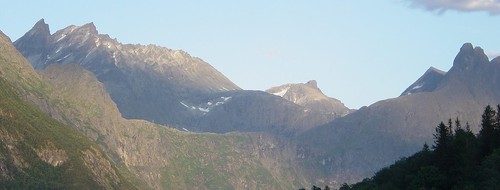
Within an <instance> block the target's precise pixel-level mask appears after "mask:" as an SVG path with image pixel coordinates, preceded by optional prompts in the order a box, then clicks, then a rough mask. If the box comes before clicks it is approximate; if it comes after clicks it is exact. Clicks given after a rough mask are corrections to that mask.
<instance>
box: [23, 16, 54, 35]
mask: <svg viewBox="0 0 500 190" xmlns="http://www.w3.org/2000/svg"><path fill="white" fill-rule="evenodd" d="M28 33H29V34H35V33H38V34H43V35H50V29H49V25H48V24H46V23H45V20H44V19H43V18H42V19H40V20H39V21H38V22H36V24H35V25H34V26H33V28H31V30H30V31H28Z"/></svg>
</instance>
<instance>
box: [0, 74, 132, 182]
mask: <svg viewBox="0 0 500 190" xmlns="http://www.w3.org/2000/svg"><path fill="white" fill-rule="evenodd" d="M14 89H16V88H14V87H13V86H12V85H10V84H9V83H8V82H7V81H5V80H4V79H3V78H0V186H1V187H2V188H6V189H89V188H96V189H101V188H120V187H129V188H133V186H131V184H129V183H128V182H126V180H124V178H123V177H121V176H120V175H119V174H118V175H116V174H115V176H113V175H109V174H105V177H103V178H101V179H97V178H99V177H100V176H96V174H95V172H94V171H92V166H89V165H88V164H87V163H86V161H85V153H84V152H85V151H88V153H89V154H92V155H104V154H103V153H102V152H101V151H99V148H98V147H97V146H96V145H94V144H93V143H91V142H90V141H89V140H87V138H86V137H84V136H83V135H81V134H80V133H78V132H77V131H75V130H73V129H72V128H70V127H67V126H65V125H63V124H61V123H59V122H57V121H56V120H54V119H52V118H50V117H49V116H48V115H47V114H46V113H44V112H42V111H41V110H39V109H38V108H37V107H35V106H33V105H31V104H28V103H26V102H25V101H24V99H23V98H21V94H19V93H18V92H17V91H16V90H14ZM37 151H38V152H42V151H46V153H45V155H46V159H42V157H44V156H43V155H42V153H38V152H37ZM41 155H42V156H41ZM58 156H59V158H58ZM58 159H59V160H60V163H57V162H54V161H53V160H58ZM91 159H92V160H91V161H95V162H97V163H100V162H109V161H108V160H107V159H106V158H105V157H93V158H91ZM96 165H97V166H100V165H99V164H96ZM109 169H110V170H112V171H116V168H114V167H111V168H109ZM104 173H105V172H104Z"/></svg>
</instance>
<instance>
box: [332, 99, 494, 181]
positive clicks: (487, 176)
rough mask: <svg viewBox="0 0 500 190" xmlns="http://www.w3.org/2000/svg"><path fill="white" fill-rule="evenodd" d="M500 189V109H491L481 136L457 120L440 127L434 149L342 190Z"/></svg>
mask: <svg viewBox="0 0 500 190" xmlns="http://www.w3.org/2000/svg"><path fill="white" fill-rule="evenodd" d="M352 189H354V190H364V189H384V190H390V189H492V190H493V189H500V105H498V106H497V108H496V110H495V109H493V108H492V107H491V106H487V107H486V108H485V109H484V112H483V114H482V116H481V129H480V131H479V133H478V134H477V135H475V134H474V133H473V132H472V131H471V130H470V126H469V124H468V123H466V124H465V126H463V125H462V123H461V122H460V121H459V120H458V119H455V120H454V121H453V120H452V119H450V120H448V122H446V123H445V122H441V123H439V125H438V126H437V127H436V132H435V134H434V145H432V147H429V146H428V145H427V144H424V146H423V148H422V150H421V151H420V152H417V153H415V154H414V155H412V156H410V157H408V158H402V159H401V160H399V161H397V162H396V163H395V164H393V165H391V166H389V167H387V168H384V169H382V170H380V171H379V172H377V173H376V174H375V176H373V177H372V178H366V179H364V180H363V181H362V182H360V183H357V184H353V185H348V184H343V185H342V186H341V187H340V190H352Z"/></svg>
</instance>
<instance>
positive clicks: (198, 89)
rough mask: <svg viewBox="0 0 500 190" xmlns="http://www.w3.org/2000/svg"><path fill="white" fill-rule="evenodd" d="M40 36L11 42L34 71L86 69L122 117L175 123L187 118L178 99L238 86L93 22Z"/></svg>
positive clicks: (191, 60) (202, 65)
mask: <svg viewBox="0 0 500 190" xmlns="http://www.w3.org/2000/svg"><path fill="white" fill-rule="evenodd" d="M39 39H42V38H38V37H33V36H32V35H24V36H23V37H21V38H19V39H18V40H17V41H16V42H14V44H15V46H16V48H17V49H18V50H19V51H20V52H21V53H22V54H23V55H24V56H25V57H26V58H27V59H28V60H29V62H30V63H31V64H32V65H33V67H35V68H36V69H37V70H40V71H41V70H44V69H45V68H46V67H47V66H49V65H51V64H73V63H76V64H79V65H81V66H82V67H84V68H85V69H87V70H89V71H91V72H92V73H93V74H94V75H95V76H96V77H97V78H98V80H99V81H100V82H102V83H103V84H104V85H105V87H106V89H107V90H108V91H109V93H110V95H111V97H112V98H113V100H114V101H115V102H116V103H117V105H118V107H119V108H120V111H121V112H122V113H123V115H124V116H125V117H127V118H141V119H147V120H150V121H153V120H154V121H156V122H158V123H162V124H168V123H177V122H179V120H181V119H180V118H183V117H190V115H189V114H190V113H187V112H186V113H178V109H181V108H183V107H182V105H180V106H179V105H178V104H179V102H180V101H184V100H185V99H192V98H197V97H198V96H204V95H206V94H211V93H218V92H226V91H231V90H241V89H240V88H239V87H238V86H237V85H236V84H234V83H233V82H232V81H230V80H229V79H228V78H226V77H225V76H224V75H223V74H222V73H220V72H219V71H217V70H216V69H215V68H213V67H212V66H211V65H210V64H208V63H206V62H205V61H203V60H201V59H199V58H196V57H193V56H191V55H189V54H188V53H186V52H184V51H182V50H172V49H169V48H165V47H160V46H157V45H140V44H136V45H133V44H122V43H120V42H118V41H117V40H116V39H112V38H111V37H110V36H108V35H106V34H99V33H98V30H97V29H96V26H95V25H94V23H92V22H91V23H88V24H84V25H82V26H75V25H71V26H68V27H66V28H64V29H61V30H58V31H57V32H55V33H54V34H52V35H50V33H46V37H45V38H43V39H44V40H39ZM42 42H43V43H42ZM137 97H141V98H137Z"/></svg>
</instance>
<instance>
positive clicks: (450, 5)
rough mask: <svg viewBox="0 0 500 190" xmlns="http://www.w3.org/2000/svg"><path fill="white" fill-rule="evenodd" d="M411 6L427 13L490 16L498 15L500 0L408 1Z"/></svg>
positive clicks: (499, 12)
mask: <svg viewBox="0 0 500 190" xmlns="http://www.w3.org/2000/svg"><path fill="white" fill-rule="evenodd" d="M408 1H410V2H411V4H412V6H414V7H418V8H423V9H425V10H428V11H435V12H438V13H444V12H446V11H448V10H456V11H463V12H473V11H486V12H488V13H489V14H490V15H498V14H500V0H408Z"/></svg>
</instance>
